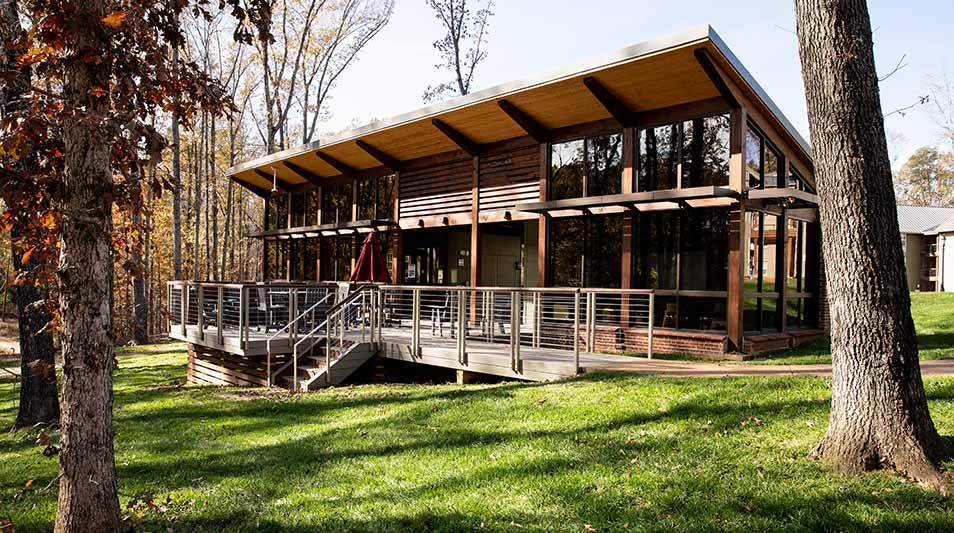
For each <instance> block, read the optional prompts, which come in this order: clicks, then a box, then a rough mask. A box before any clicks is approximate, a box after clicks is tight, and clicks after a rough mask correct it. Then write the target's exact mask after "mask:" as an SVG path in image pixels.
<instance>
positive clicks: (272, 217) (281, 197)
mask: <svg viewBox="0 0 954 533" xmlns="http://www.w3.org/2000/svg"><path fill="white" fill-rule="evenodd" d="M287 227H288V195H287V194H273V195H271V196H269V197H268V198H267V199H266V200H265V229H266V230H277V229H286V228H287Z"/></svg>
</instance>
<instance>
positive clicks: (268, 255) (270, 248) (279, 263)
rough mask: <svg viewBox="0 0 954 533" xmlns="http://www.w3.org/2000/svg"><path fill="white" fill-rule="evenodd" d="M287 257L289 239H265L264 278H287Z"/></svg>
mask: <svg viewBox="0 0 954 533" xmlns="http://www.w3.org/2000/svg"><path fill="white" fill-rule="evenodd" d="M287 258H288V241H287V240H280V241H265V264H264V265H263V268H264V272H263V275H264V279H265V280H266V281H269V280H282V279H286V277H285V270H286V269H287V263H286V259H287Z"/></svg>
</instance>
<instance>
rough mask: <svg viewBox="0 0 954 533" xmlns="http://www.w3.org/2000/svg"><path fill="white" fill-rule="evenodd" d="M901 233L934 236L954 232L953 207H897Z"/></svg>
mask: <svg viewBox="0 0 954 533" xmlns="http://www.w3.org/2000/svg"><path fill="white" fill-rule="evenodd" d="M898 223H899V225H900V226H901V233H918V234H923V235H936V234H938V233H949V232H954V207H928V206H922V205H899V206H898Z"/></svg>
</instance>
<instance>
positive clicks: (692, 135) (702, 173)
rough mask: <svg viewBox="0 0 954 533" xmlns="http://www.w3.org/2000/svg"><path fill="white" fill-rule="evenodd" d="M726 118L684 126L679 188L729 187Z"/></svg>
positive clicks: (702, 119)
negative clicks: (680, 186)
mask: <svg viewBox="0 0 954 533" xmlns="http://www.w3.org/2000/svg"><path fill="white" fill-rule="evenodd" d="M729 125H730V120H729V116H728V115H718V116H714V117H706V118H698V119H694V120H691V121H686V122H684V123H683V137H684V139H683V148H682V173H683V175H682V186H683V187H702V186H707V185H722V186H725V185H728V184H729Z"/></svg>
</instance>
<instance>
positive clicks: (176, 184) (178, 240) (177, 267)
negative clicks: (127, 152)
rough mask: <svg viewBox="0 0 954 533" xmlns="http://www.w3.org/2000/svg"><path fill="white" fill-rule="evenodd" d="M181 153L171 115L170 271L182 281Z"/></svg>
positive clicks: (174, 57) (174, 51) (175, 59)
mask: <svg viewBox="0 0 954 533" xmlns="http://www.w3.org/2000/svg"><path fill="white" fill-rule="evenodd" d="M172 64H173V65H178V64H179V47H177V46H173V47H172ZM181 157H182V152H181V150H180V148H179V117H178V115H176V113H173V114H172V271H173V279H176V280H180V279H182V192H181V191H182V171H181V167H180V165H181V161H180V160H181Z"/></svg>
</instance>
